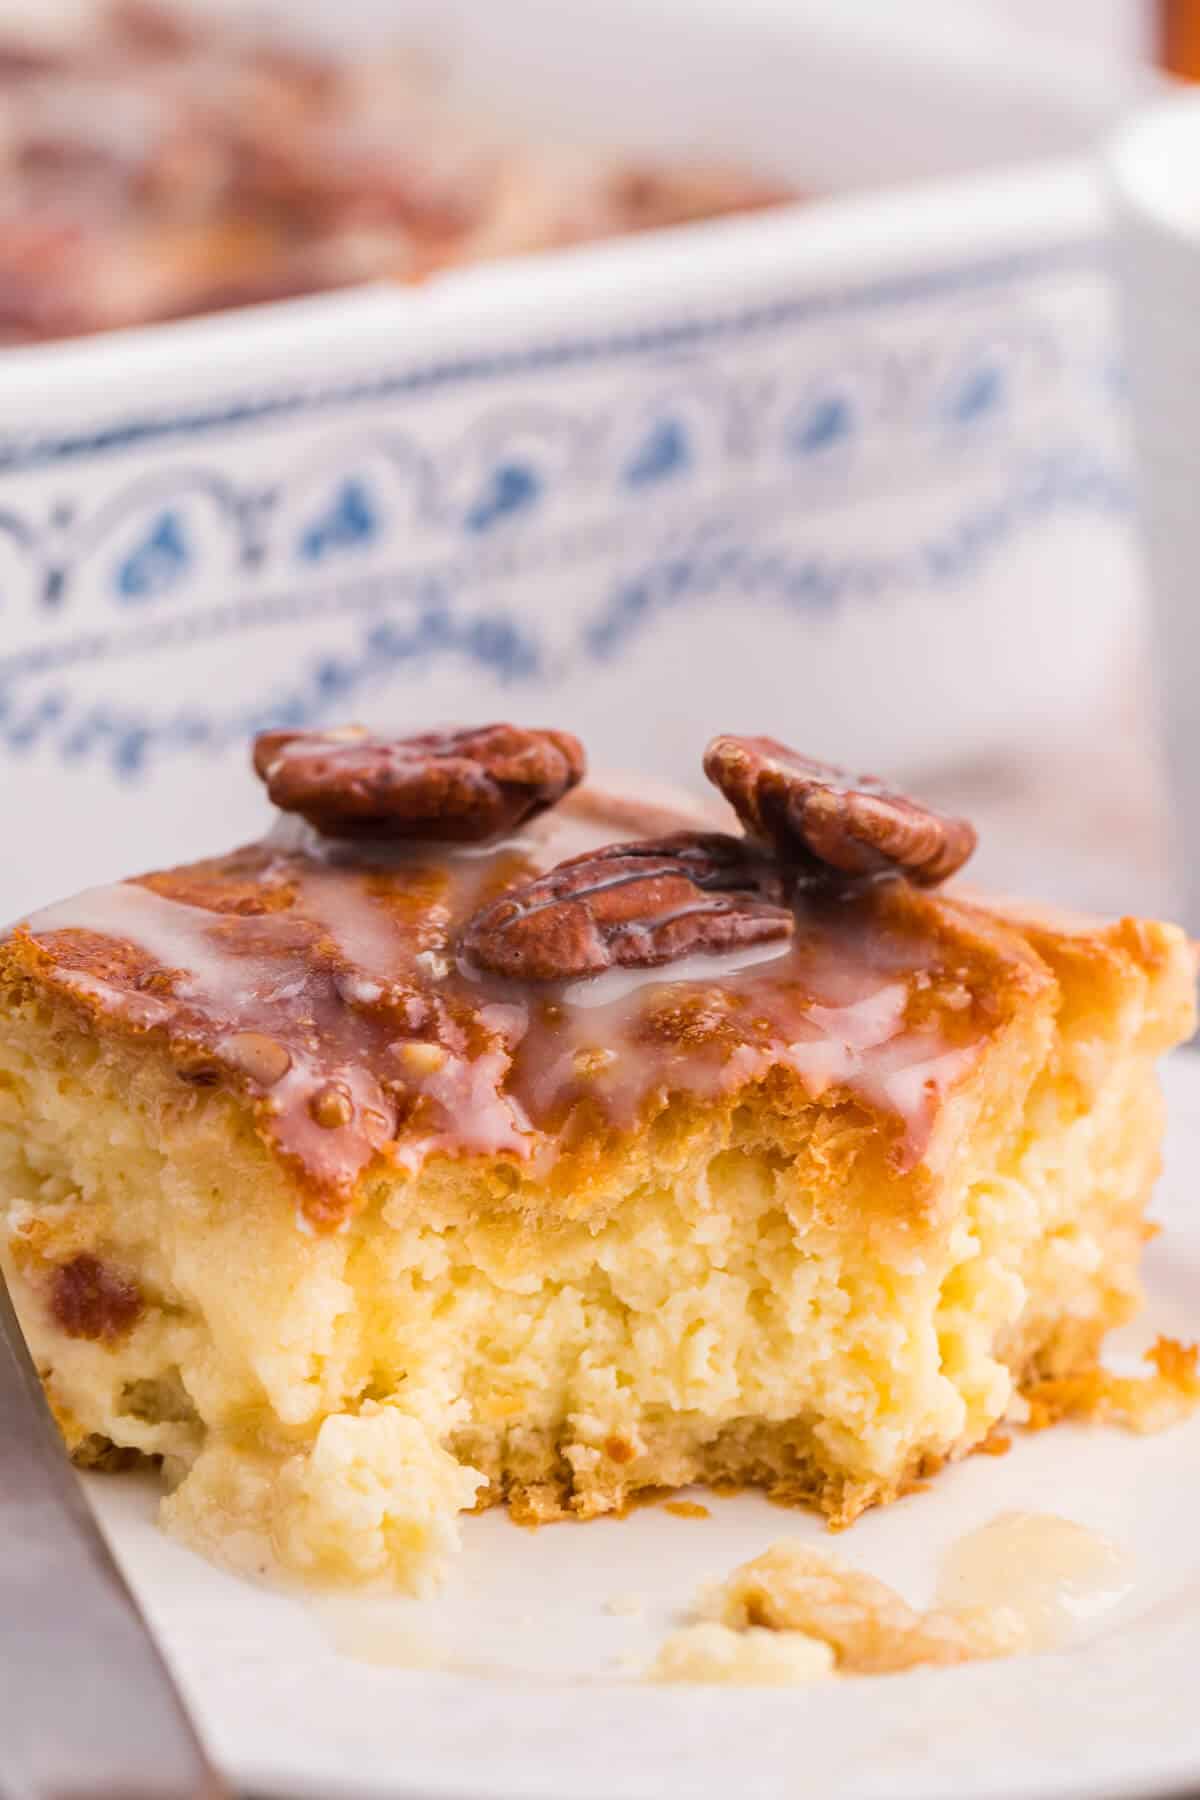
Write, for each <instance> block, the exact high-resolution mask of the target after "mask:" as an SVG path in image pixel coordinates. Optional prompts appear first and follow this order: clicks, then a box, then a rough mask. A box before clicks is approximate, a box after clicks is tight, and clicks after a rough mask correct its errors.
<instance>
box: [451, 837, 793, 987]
mask: <svg viewBox="0 0 1200 1800" xmlns="http://www.w3.org/2000/svg"><path fill="white" fill-rule="evenodd" d="M781 898H782V882H781V880H780V878H779V875H778V873H777V872H776V870H775V869H774V867H773V866H772V865H771V864H770V863H769V862H768V861H767V860H766V859H765V858H763V857H762V856H760V855H759V854H757V853H756V852H755V851H753V850H751V849H750V848H748V846H747V845H746V844H745V843H744V842H743V841H742V840H741V839H739V838H732V837H726V836H724V835H723V834H722V833H720V832H699V831H684V832H677V833H676V834H675V835H673V836H671V837H664V838H658V839H653V838H652V839H647V840H645V841H643V842H640V843H633V844H609V845H608V846H607V847H606V848H605V849H603V850H596V851H593V852H591V853H590V854H588V855H586V856H576V857H572V858H571V859H570V860H569V861H567V862H564V863H560V864H559V866H558V867H557V868H556V869H552V870H551V871H550V873H549V874H548V875H542V876H540V877H538V878H537V879H536V880H534V881H528V882H525V883H523V884H522V885H521V886H520V887H517V888H513V889H511V890H510V891H509V892H508V893H507V894H505V895H504V897H503V898H502V899H500V900H496V901H493V902H492V904H491V905H489V906H485V907H483V908H482V909H481V910H480V911H479V912H478V913H476V915H475V917H474V918H473V919H472V920H471V921H470V922H469V924H468V925H467V928H466V931H465V932H464V933H463V940H462V942H463V952H464V954H465V955H466V956H467V958H468V959H469V960H470V961H471V962H472V963H474V964H475V965H476V966H477V967H478V968H481V969H488V970H490V971H491V972H492V973H493V974H496V975H506V976H508V977H509V978H510V979H512V980H516V981H539V982H541V981H575V980H578V979H580V978H581V977H583V976H588V975H599V974H602V973H603V972H604V971H605V970H606V969H614V968H619V969H652V968H656V967H658V966H660V965H661V964H663V963H669V962H675V961H677V960H678V959H679V958H681V957H684V956H690V955H696V954H709V955H712V954H714V953H721V952H724V951H730V950H740V949H745V948H747V947H750V946H752V945H756V944H768V943H776V942H780V941H782V940H783V939H785V938H789V937H790V936H791V935H792V931H793V929H794V924H795V921H794V919H793V917H792V914H791V913H790V912H789V911H788V910H786V909H785V908H784V907H782V906H780V905H779V904H778V902H779V900H780V899H781Z"/></svg>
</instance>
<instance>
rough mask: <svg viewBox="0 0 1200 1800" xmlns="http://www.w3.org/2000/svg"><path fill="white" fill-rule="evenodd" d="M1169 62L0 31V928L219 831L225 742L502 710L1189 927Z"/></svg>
mask: <svg viewBox="0 0 1200 1800" xmlns="http://www.w3.org/2000/svg"><path fill="white" fill-rule="evenodd" d="M631 46H632V47H633V48H632V50H631ZM1196 76H1200V5H1197V4H1192V3H1191V0H953V3H951V0H907V4H906V5H905V6H904V7H903V8H900V7H896V6H895V5H894V4H892V3H891V0H842V3H841V4H836V3H835V0H823V3H822V0H790V3H789V4H785V3H784V0H745V3H744V4H740V5H735V4H733V0H695V3H694V4H691V5H688V4H684V0H613V3H612V4H611V5H601V4H600V3H599V0H562V3H561V4H555V5H551V4H550V3H549V0H509V4H507V5H506V6H505V7H504V8H503V9H497V8H496V7H495V6H494V5H491V6H489V5H487V4H485V3H484V0H475V3H474V4H472V3H471V0H446V3H445V4H443V5H433V4H432V3H431V0H430V3H427V4H420V3H419V0H392V3H390V4H389V0H347V4H346V6H345V7H344V8H341V7H339V9H338V16H337V18H336V19H334V18H331V15H330V9H329V8H328V7H323V6H320V5H316V4H313V5H309V6H305V5H302V4H299V3H297V4H295V5H292V6H286V7H285V6H275V7H273V8H272V7H269V6H268V7H266V8H263V7H252V6H248V5H241V4H238V0H220V3H217V0H213V3H212V4H210V5H203V4H194V5H179V6H176V5H173V4H171V0H118V3H117V4H114V5H112V6H105V5H91V4H89V3H88V0H39V4H38V5H37V7H29V6H28V5H20V4H16V0H6V4H5V5H4V6H3V7H0V344H2V345H3V346H4V347H3V348H0V799H2V801H3V805H4V809H5V824H6V827H7V826H8V825H9V824H10V823H11V825H12V826H13V827H14V829H15V830H16V831H20V832H22V834H23V835H22V836H21V837H20V838H19V839H14V838H13V837H11V836H10V841H19V842H21V843H23V844H24V845H25V846H27V847H26V848H23V849H22V850H21V851H20V853H19V854H18V855H17V856H16V857H10V859H9V863H8V866H7V867H6V868H4V869H0V914H4V913H11V912H13V911H15V910H18V909H21V908H24V907H26V906H29V905H32V904H34V903H36V902H37V901H38V900H41V899H45V898H46V897H47V896H48V895H49V894H51V893H53V892H54V891H56V890H58V889H61V888H63V887H78V886H80V885H83V884H84V883H85V882H87V881H91V880H93V879H100V878H102V877H104V876H108V875H114V874H118V873H121V872H125V871H126V870H127V869H128V867H129V865H130V864H131V863H135V864H136V863H154V862H163V861H166V860H169V859H171V858H172V857H184V856H187V855H190V854H194V853H195V852H197V851H199V850H201V849H204V848H207V847H217V846H218V845H219V844H220V843H221V842H222V841H223V840H225V839H227V838H228V836H229V835H230V834H231V833H235V834H236V833H240V832H248V831H250V830H252V829H254V828H255V827H256V826H257V824H258V823H260V822H261V820H260V818H259V814H258V811H257V810H256V809H257V808H258V806H259V803H258V801H257V798H256V797H255V796H254V795H253V794H252V793H251V792H250V789H249V784H248V783H246V782H245V779H244V776H242V775H241V774H240V773H239V771H240V770H241V768H242V763H243V754H244V752H243V747H244V743H245V740H246V738H247V736H248V734H249V733H250V732H251V731H252V730H254V729H256V728H259V727H262V726H266V725H270V724H280V723H297V722H308V721H312V722H316V721H318V720H326V721H331V720H338V719H343V718H345V717H361V718H364V719H366V720H367V721H368V722H381V723H382V722H387V723H392V724H396V725H399V726H402V727H403V728H406V729H407V728H413V727H415V726H417V725H420V724H425V723H430V722H433V721H435V720H437V719H439V718H444V717H447V716H457V717H463V718H481V717H484V716H488V715H503V714H505V713H509V714H512V715H514V716H516V717H525V718H527V719H529V720H530V721H531V722H547V723H558V724H562V725H564V726H569V727H573V728H575V729H577V730H581V731H582V733H583V735H584V736H585V738H586V739H587V740H588V742H589V744H590V746H591V748H592V752H593V761H594V762H595V763H597V764H599V765H600V766H602V767H604V768H621V767H624V768H634V769H637V770H639V771H643V772H647V773H648V774H649V776H650V778H651V779H653V780H654V781H656V782H676V783H681V782H682V783H684V784H694V783H695V781H696V780H697V779H698V777H697V774H696V771H697V769H698V764H699V752H700V748H701V747H702V745H703V742H704V740H705V738H706V737H707V736H708V735H709V734H711V733H712V732H713V731H715V730H718V729H736V730H756V729H757V730H765V731H772V732H774V733H776V734H777V735H779V736H782V737H785V738H787V739H788V740H790V741H791V742H793V743H795V744H796V745H797V747H799V748H801V749H802V750H805V751H807V752H809V753H812V754H816V755H820V756H830V757H835V758H839V759H844V760H848V761H851V762H860V763H868V764H871V765H877V764H880V763H882V764H883V766H884V772H887V773H892V774H895V775H896V776H897V777H898V778H899V779H901V780H909V781H911V782H915V783H918V784H920V786H921V787H922V788H923V789H924V791H925V792H926V793H927V794H928V796H929V797H930V798H932V799H934V800H936V801H941V802H943V803H944V804H946V805H948V806H951V807H954V808H956V809H959V810H965V811H966V812H968V813H969V814H970V815H971V816H972V817H973V818H974V819H975V820H976V822H977V823H978V825H979V827H980V833H981V840H982V848H981V851H980V855H979V860H978V865H977V868H978V874H979V878H980V879H981V880H986V881H988V882H990V883H991V884H993V885H995V886H999V887H1002V888H1010V889H1020V890H1022V891H1023V892H1027V893H1031V894H1034V895H1039V896H1043V897H1046V898H1052V899H1056V900H1060V901H1063V902H1065V903H1069V904H1075V905H1080V906H1085V907H1094V908H1097V909H1101V910H1105V911H1124V910H1135V909H1136V910H1149V911H1155V910H1163V911H1167V910H1170V908H1171V906H1172V904H1173V899H1174V892H1173V875H1172V864H1171V854H1170V848H1171V847H1170V837H1171V833H1170V830H1169V828H1168V810H1167V806H1166V803H1165V798H1164V793H1163V783H1162V778H1161V773H1160V743H1161V731H1160V720H1159V716H1158V714H1159V708H1158V705H1157V702H1156V700H1155V691H1156V690H1155V685H1154V681H1153V677H1152V673H1151V666H1152V659H1151V656H1150V654H1149V649H1150V645H1151V638H1152V629H1151V619H1152V611H1151V609H1150V607H1149V605H1148V599H1147V583H1146V576H1145V566H1144V558H1143V554H1142V546H1141V539H1140V532H1139V526H1138V518H1137V509H1136V485H1137V484H1136V474H1135V470H1134V469H1133V467H1132V463H1131V456H1130V450H1129V434H1128V421H1127V419H1126V416H1125V415H1126V405H1127V397H1126V392H1125V386H1124V382H1125V357H1124V353H1123V348H1122V345H1121V342H1120V337H1119V331H1118V327H1117V322H1116V317H1115V311H1114V301H1113V292H1112V278H1111V266H1110V265H1111V258H1110V255H1109V244H1108V229H1109V227H1108V219H1107V212H1106V201H1105V192H1104V182H1103V179H1102V177H1101V174H1100V170H1099V159H1098V153H1099V148H1100V146H1101V145H1102V144H1103V143H1104V141H1105V140H1106V138H1107V137H1108V135H1109V134H1110V133H1111V132H1112V131H1113V130H1114V129H1115V128H1116V127H1117V126H1118V125H1119V123H1120V122H1121V120H1123V119H1124V118H1126V117H1127V116H1128V115H1129V114H1130V113H1131V112H1133V111H1135V110H1136V109H1137V108H1138V107H1139V106H1141V105H1143V104H1145V103H1146V101H1147V100H1148V99H1151V98H1153V96H1154V95H1155V93H1156V92H1157V91H1158V89H1159V87H1160V85H1165V84H1167V83H1169V82H1170V81H1174V80H1186V79H1188V78H1192V77H1196ZM51 820H53V821H54V824H53V827H51V826H50V825H48V823H47V821H51Z"/></svg>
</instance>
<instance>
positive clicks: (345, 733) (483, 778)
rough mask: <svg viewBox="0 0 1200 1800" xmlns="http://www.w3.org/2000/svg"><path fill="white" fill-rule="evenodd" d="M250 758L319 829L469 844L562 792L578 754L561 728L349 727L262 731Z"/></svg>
mask: <svg viewBox="0 0 1200 1800" xmlns="http://www.w3.org/2000/svg"><path fill="white" fill-rule="evenodd" d="M254 767H255V769H256V771H257V772H258V774H259V775H260V776H261V778H262V779H263V781H265V782H266V784H267V792H268V793H269V794H270V796H271V799H272V800H273V801H274V802H275V805H276V806H278V807H281V808H282V809H283V811H284V812H295V813H300V814H301V815H302V816H303V817H304V818H305V819H307V820H308V822H309V824H310V825H312V826H315V828H316V829H317V830H318V831H320V832H322V833H323V834H324V835H325V836H327V837H340V838H431V839H436V840H438V841H440V842H458V843H477V842H481V841H482V840H483V839H485V838H491V837H498V836H501V835H503V834H504V833H505V832H509V831H514V830H515V829H516V828H517V826H519V825H524V824H525V823H526V821H527V820H529V819H532V818H533V817H534V816H535V814H537V813H540V812H544V811H545V809H546V808H547V807H549V806H553V805H554V804H555V802H556V801H558V800H561V799H562V797H563V795H564V794H565V793H567V792H568V791H569V790H570V789H571V788H573V787H574V786H575V784H576V782H578V781H579V780H580V778H581V777H582V775H583V772H584V768H585V767H586V759H585V757H584V753H583V746H582V744H581V743H580V742H579V740H578V738H574V737H572V736H571V734H570V732H567V731H527V730H525V729H524V728H523V727H521V726H519V725H478V726H468V727H465V728H463V729H459V730H455V729H447V730H443V731H425V732H420V733H418V734H417V735H416V736H413V737H403V738H382V737H373V736H372V735H371V734H370V733H369V732H366V731H364V730H362V729H361V728H360V727H358V726H352V727H348V728H346V729H344V730H341V731H265V732H263V733H261V735H260V736H259V737H258V738H256V739H255V744H254Z"/></svg>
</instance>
